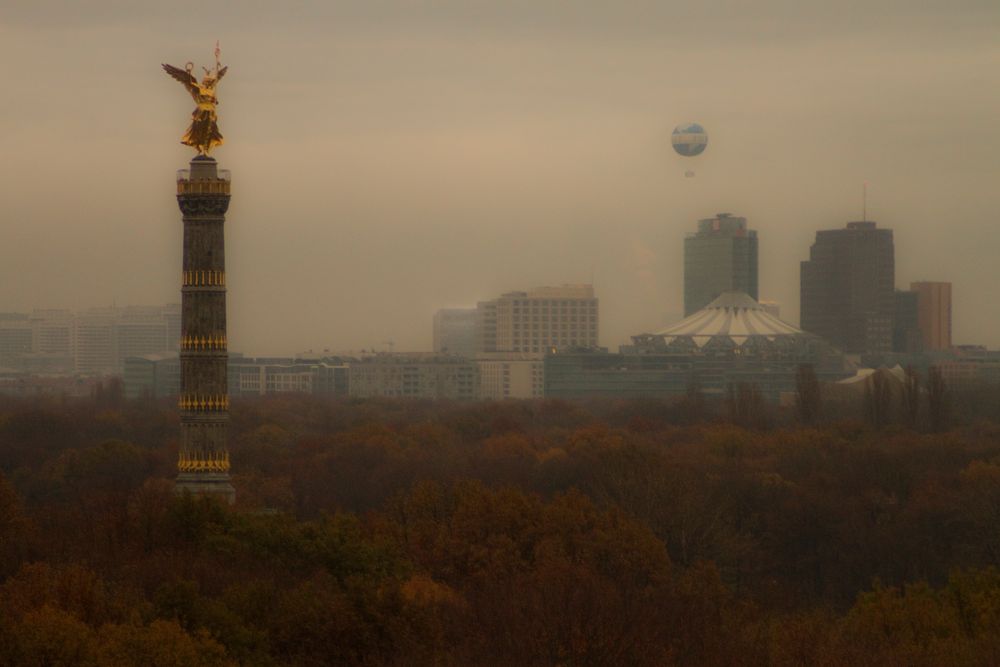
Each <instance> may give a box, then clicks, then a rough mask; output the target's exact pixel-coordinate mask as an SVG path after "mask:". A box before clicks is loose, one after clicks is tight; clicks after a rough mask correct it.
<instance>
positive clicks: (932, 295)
mask: <svg viewBox="0 0 1000 667" xmlns="http://www.w3.org/2000/svg"><path fill="white" fill-rule="evenodd" d="M910 291H911V292H916V294H917V326H918V328H919V329H920V334H921V338H922V340H923V346H924V349H925V350H947V349H948V348H950V347H951V283H933V282H916V283H910Z"/></svg>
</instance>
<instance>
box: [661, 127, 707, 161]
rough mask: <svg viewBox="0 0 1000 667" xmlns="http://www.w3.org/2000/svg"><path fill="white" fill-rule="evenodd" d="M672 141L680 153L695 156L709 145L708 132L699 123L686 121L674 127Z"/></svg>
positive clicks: (685, 155)
mask: <svg viewBox="0 0 1000 667" xmlns="http://www.w3.org/2000/svg"><path fill="white" fill-rule="evenodd" d="M670 143H671V144H673V147H674V150H675V151H677V154H678V155H683V156H684V157H694V156H695V155H701V154H702V153H703V152H704V151H705V146H707V145H708V134H706V133H705V128H703V127H702V126H701V125H699V124H698V123H684V124H681V125H678V126H677V127H675V128H674V132H673V134H671V135H670Z"/></svg>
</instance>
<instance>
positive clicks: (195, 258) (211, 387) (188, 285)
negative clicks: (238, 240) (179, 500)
mask: <svg viewBox="0 0 1000 667" xmlns="http://www.w3.org/2000/svg"><path fill="white" fill-rule="evenodd" d="M229 191H230V190H229V172H228V171H226V170H220V169H218V166H217V164H216V162H215V160H214V159H213V158H211V157H208V156H207V155H199V156H198V157H196V158H194V159H193V160H191V168H190V170H187V169H182V170H181V171H179V172H178V174H177V203H178V205H179V206H180V209H181V213H182V214H183V216H184V218H183V219H184V267H183V287H182V288H181V345H180V348H181V349H180V360H181V393H180V399H179V405H180V410H181V442H180V452H179V460H178V462H177V469H178V475H177V486H176V488H177V491H178V492H183V491H190V492H191V493H195V494H213V495H220V496H222V497H223V498H225V499H226V500H227V501H228V502H230V503H232V502H233V501H234V500H235V497H236V492H235V490H234V489H233V487H232V485H231V484H230V483H229V450H228V448H227V446H226V432H227V427H228V425H229V391H228V384H227V376H226V370H227V359H228V353H227V340H226V254H225V253H226V250H225V237H224V235H223V226H224V223H225V221H226V211H227V210H228V208H229V196H230V195H229Z"/></svg>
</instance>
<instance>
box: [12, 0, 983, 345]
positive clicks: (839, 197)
mask: <svg viewBox="0 0 1000 667" xmlns="http://www.w3.org/2000/svg"><path fill="white" fill-rule="evenodd" d="M193 15H197V16H198V20H197V21H196V22H192V21H191V19H190V17H191V16H193ZM998 21H1000V6H998V5H997V3H995V2H984V1H980V0H965V1H960V2H948V3H945V2H931V3H920V4H919V6H918V5H916V4H914V3H910V2H904V1H903V0H874V1H872V2H865V3H846V4H844V3H832V4H829V5H823V4H821V3H795V2H791V1H790V0H769V1H765V2H761V3H755V4H753V5H746V4H745V3H739V2H736V1H735V0H724V1H723V2H721V3H713V4H712V5H711V6H708V5H704V4H697V3H680V2H664V3H648V2H640V1H638V0H636V1H633V2H622V3H606V2H597V1H596V0H580V2H575V3H571V4H564V3H559V4H556V3H549V2H545V1H544V0H543V1H541V2H527V1H525V0H513V1H512V2H508V3H467V2H460V1H458V0H444V1H443V2H441V3H434V6H433V7H432V8H429V7H424V6H422V5H419V6H418V5H414V4H412V3H405V2H395V1H392V0H390V1H389V2H385V3H370V2H361V1H360V0H345V1H343V2H337V3H323V2H319V1H318V0H303V2H301V3H298V4H297V5H296V8H295V11H288V10H287V8H284V7H281V6H278V5H275V6H273V7H272V6H269V5H260V4H256V5H240V6H232V5H224V4H207V5H206V4H204V3H200V2H197V3H196V2H189V1H187V0H178V1H177V2H175V3H171V4H169V5H162V6H156V5H146V4H143V3H131V4H130V3H121V2H118V1H117V0H95V2H93V3H88V4H86V5H79V6H74V5H72V4H67V3H51V2H45V1H44V0H43V1H42V2H28V1H27V0H11V2H8V3H6V4H5V6H4V11H3V17H2V18H0V62H2V63H3V65H0V68H3V73H4V78H5V82H6V85H7V86H8V88H9V89H10V90H16V91H18V99H22V100H31V109H32V113H30V114H27V113H25V112H24V110H23V108H21V107H22V105H17V104H8V105H6V106H3V107H0V127H2V128H3V130H4V136H5V137H6V138H7V140H6V142H5V160H4V161H3V163H2V164H0V183H3V186H2V188H3V195H4V220H3V224H2V225H0V247H2V248H4V249H5V252H4V255H3V259H4V261H3V262H0V311H25V310H30V309H31V308H34V307H52V308H71V309H80V308H83V307H87V306H91V305H95V304H98V303H111V302H117V303H163V302H167V301H170V300H174V299H176V283H177V268H176V267H177V266H179V264H180V256H179V253H180V250H179V248H180V246H181V243H180V235H181V225H180V223H179V222H178V221H177V219H176V217H175V216H174V215H173V210H174V201H173V198H172V195H171V192H170V184H171V183H172V180H173V174H174V170H175V169H176V168H177V166H178V165H179V164H183V163H184V161H185V160H186V156H187V149H186V148H185V147H184V146H181V145H180V144H179V143H178V139H179V136H180V134H181V133H182V132H183V130H184V124H185V119H186V118H187V116H188V115H189V114H190V111H191V109H190V100H186V99H184V96H183V95H179V94H178V91H177V89H176V85H177V84H176V83H175V82H173V81H170V80H169V79H168V78H167V77H165V76H164V75H163V73H162V71H160V69H159V67H160V63H163V62H172V63H182V62H184V61H186V60H194V61H195V62H196V63H198V64H199V65H200V64H206V63H208V62H209V61H210V59H211V57H212V49H213V47H214V45H215V42H216V40H219V41H220V42H221V47H222V53H223V59H224V61H225V62H226V63H228V64H229V66H230V69H229V73H228V74H227V77H226V80H225V84H224V85H225V95H224V96H223V99H222V104H221V105H220V107H219V115H220V127H221V129H222V131H223V133H224V134H225V136H226V144H225V145H224V146H221V147H220V148H219V149H218V150H217V157H218V158H219V160H220V161H221V162H222V163H224V164H225V165H227V166H228V167H230V168H232V169H234V170H235V171H238V173H239V174H240V179H239V182H238V185H237V188H238V192H236V193H234V194H236V195H237V196H236V197H235V198H234V204H233V208H232V210H231V211H230V212H229V220H230V226H229V229H228V230H227V231H228V233H229V236H228V238H227V242H228V243H229V247H228V248H227V250H229V253H228V256H227V264H228V266H227V269H228V275H227V279H228V280H227V285H228V288H229V299H230V301H229V303H230V307H231V308H230V312H231V313H232V320H231V321H230V322H229V324H230V344H231V346H232V347H233V349H242V350H258V351H261V352H267V353H282V352H284V353H292V352H295V351H300V350H306V349H322V348H331V349H337V350H348V349H362V348H365V349H370V348H375V347H379V346H380V345H382V341H385V340H394V341H395V347H396V349H400V350H402V349H430V346H431V332H430V331H429V328H428V327H427V326H426V322H427V320H428V318H429V317H431V316H432V314H433V313H434V311H435V310H437V309H438V308H442V307H450V306H462V305H465V304H470V303H475V302H476V301H478V300H482V299H484V298H489V297H491V296H492V295H496V294H500V293H503V292H505V291H508V290H510V289H516V288H518V287H519V286H522V285H535V284H538V285H541V284H561V283H583V282H588V283H591V282H592V283H593V284H594V286H595V290H596V292H597V293H598V294H599V295H600V298H601V301H602V332H601V334H602V342H603V343H604V344H606V345H609V346H615V345H617V344H619V343H622V342H626V341H627V340H628V337H629V336H630V335H632V334H633V333H635V332H637V331H651V330H656V329H657V328H658V327H661V326H663V325H664V324H665V321H664V320H665V318H666V315H667V314H669V313H678V312H681V311H682V302H683V270H682V261H683V248H682V246H683V234H684V233H685V232H686V231H688V230H689V229H690V227H691V225H692V221H695V220H698V219H700V218H705V217H708V216H711V215H713V214H714V213H716V212H717V211H734V212H738V213H739V215H743V216H746V217H747V219H748V220H750V221H751V223H752V225H753V226H754V228H755V229H756V230H757V232H758V235H759V239H760V257H759V260H760V261H759V266H760V282H759V288H760V294H761V295H762V296H765V297H766V298H768V299H772V300H775V301H778V302H780V303H782V304H783V307H782V315H783V317H784V318H785V319H787V320H789V321H790V322H792V323H796V322H799V313H798V287H799V286H798V265H799V262H800V261H801V260H803V259H805V258H806V257H807V256H808V250H809V245H810V243H811V241H812V236H813V234H814V233H815V230H817V229H825V228H833V227H838V226H841V225H843V224H844V223H845V222H846V221H848V220H855V219H858V218H859V217H861V209H862V201H861V191H862V184H863V183H864V182H866V181H867V182H868V184H869V186H868V200H867V210H868V217H869V218H871V219H874V220H878V221H879V223H880V225H884V226H885V227H887V228H891V229H893V230H894V232H895V239H896V253H897V257H898V260H899V261H898V262H897V266H896V282H897V284H898V285H908V284H910V283H911V282H917V281H949V282H951V283H952V284H953V289H954V313H955V317H954V322H953V335H952V338H953V341H954V342H955V343H984V344H987V345H990V346H992V347H1000V310H998V309H990V308H976V307H973V304H977V303H989V302H991V299H992V293H993V291H995V290H994V286H995V284H996V283H997V280H998V271H997V269H996V268H995V261H994V257H993V254H994V252H993V249H994V248H996V247H998V246H1000V225H995V224H993V223H992V221H993V218H994V217H995V215H996V211H998V210H1000V190H998V188H996V182H997V178H998V176H1000V167H998V166H997V161H996V157H995V156H996V155H997V153H998V152H1000V124H998V123H996V119H995V115H996V114H995V110H996V109H997V108H1000V86H998V85H996V83H997V77H998V71H1000V69H998V67H997V63H998V62H1000V42H998V40H997V39H996V34H995V26H996V25H997V24H998ZM26 54H30V66H28V65H27V62H28V61H27V60H26ZM39 72H44V73H45V74H44V75H40V74H39ZM109 101H113V102H109ZM109 104H110V105H113V109H114V112H113V113H111V112H109V108H111V107H109ZM290 119H291V120H290ZM685 122H697V123H699V124H701V125H702V126H703V127H704V128H705V129H706V131H707V132H708V134H709V136H710V137H711V139H710V142H709V145H708V148H707V149H706V150H705V152H704V153H703V154H702V155H700V156H698V157H696V158H683V157H681V156H679V155H677V154H676V153H675V152H674V151H673V150H672V148H671V146H670V132H671V130H672V128H674V127H675V126H677V125H678V124H680V123H685ZM691 161H694V165H693V166H692V163H691ZM687 170H693V171H694V172H695V173H696V176H695V177H693V178H686V177H685V175H684V174H685V171H687Z"/></svg>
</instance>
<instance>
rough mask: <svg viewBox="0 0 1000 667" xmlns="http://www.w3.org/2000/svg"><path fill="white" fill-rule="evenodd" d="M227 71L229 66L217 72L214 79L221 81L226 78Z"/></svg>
mask: <svg viewBox="0 0 1000 667" xmlns="http://www.w3.org/2000/svg"><path fill="white" fill-rule="evenodd" d="M228 71H229V65H226V66H225V67H223V68H222V69H220V70H219V73H218V74H216V75H215V78H216V79H217V80H218V81H222V77H224V76H226V72H228Z"/></svg>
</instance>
